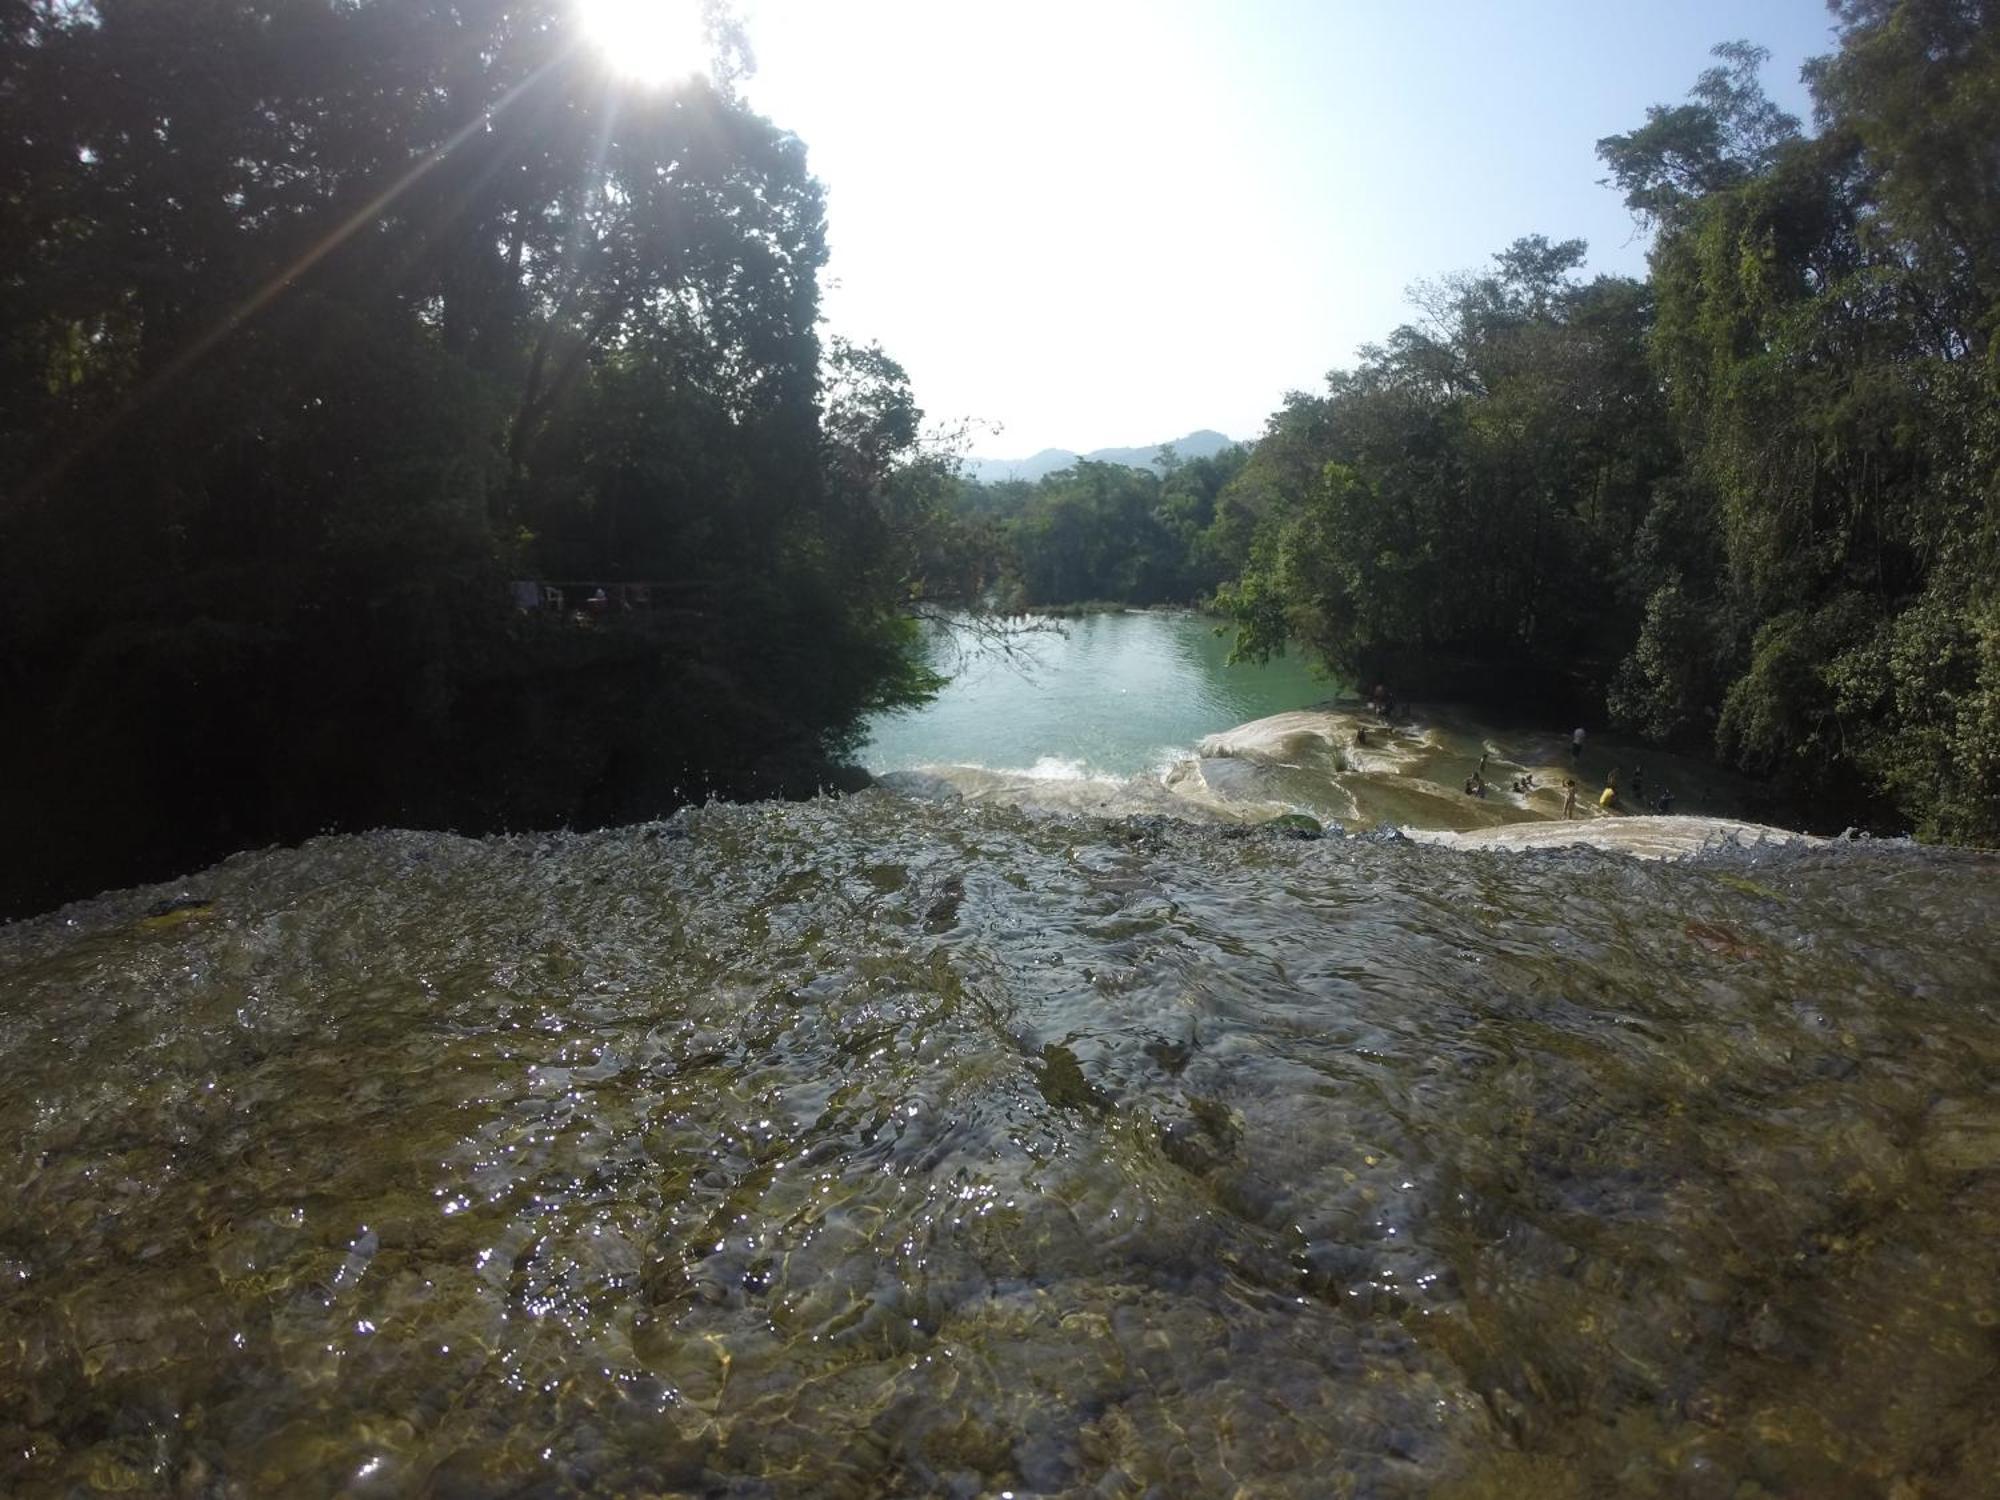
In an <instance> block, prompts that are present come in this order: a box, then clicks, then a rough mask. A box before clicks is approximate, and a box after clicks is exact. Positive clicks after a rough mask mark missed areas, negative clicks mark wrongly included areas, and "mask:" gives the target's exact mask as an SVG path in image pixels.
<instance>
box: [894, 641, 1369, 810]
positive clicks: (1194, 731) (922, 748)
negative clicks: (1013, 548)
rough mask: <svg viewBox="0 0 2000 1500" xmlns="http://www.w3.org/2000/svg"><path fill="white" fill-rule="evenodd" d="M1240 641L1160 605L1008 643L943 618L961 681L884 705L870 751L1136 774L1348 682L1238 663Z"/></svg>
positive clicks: (1021, 767)
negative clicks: (899, 708) (984, 645)
mask: <svg viewBox="0 0 2000 1500" xmlns="http://www.w3.org/2000/svg"><path fill="white" fill-rule="evenodd" d="M1218 630H1221V631H1222V633H1220V634H1218ZM1229 648H1230V636H1229V634H1228V632H1227V630H1226V628H1224V627H1220V626H1219V625H1218V623H1217V622H1216V621H1215V620H1212V619H1209V618H1207V617H1205V616H1201V615H1195V614H1188V613H1168V612H1160V611H1148V612H1143V613H1141V612H1136V611H1135V612H1132V613H1126V614H1104V615H1089V616H1086V617H1084V618H1082V619H1077V620H1064V621H1059V622H1058V621H1049V622H1043V624H1042V626H1041V628H1040V629H1038V630H1036V631H1034V632H1032V633H1028V634H1023V635H1019V636H1016V637H1015V638H1014V639H1013V641H1012V643H1011V646H1010V648H1009V649H1008V650H1006V651H1004V652H1001V651H991V650H982V649H980V648H979V646H978V645H977V643H976V642H975V641H974V639H973V638H972V636H971V635H970V634H969V633H967V632H965V631H962V630H961V631H949V630H940V631H938V632H937V633H936V634H935V635H934V636H933V639H932V663H933V665H935V666H936V667H937V668H938V670H940V671H943V672H948V673H950V674H952V682H951V685H950V686H949V687H947V688H946V689H945V690H944V692H942V693H941V694H939V696H938V697H937V699H936V700H935V701H934V702H932V703H930V704H928V705H926V706H925V707H923V708H921V709H917V710H915V711H913V712H910V713H901V714H885V715H883V716H882V717H881V718H880V719H878V720H877V721H876V722H875V723H874V725H873V726H871V735H870V738H869V741H868V743H867V745H866V746H865V747H864V748H863V750H862V752H861V763H862V764H863V765H864V766H866V767H867V768H868V769H869V770H871V771H876V772H883V771H904V770H911V769H914V768H916V767H919V766H938V765H951V766H985V767H988V768H990V769H993V770H1014V771H1032V770H1039V771H1040V772H1041V773H1042V774H1045V775H1079V774H1082V775H1094V776H1131V775H1134V774H1136V773H1138V772H1141V771H1145V770H1149V769H1152V768H1154V767H1156V766H1159V765H1160V764H1161V763H1162V762H1164V761H1166V760H1168V759H1170V758H1172V757H1173V756H1174V755H1176V754H1179V755H1186V754H1188V753H1189V752H1190V750H1191V749H1192V747H1193V746H1194V745H1195V744H1196V742H1198V741H1199V740H1200V739H1201V738H1202V736H1204V735H1209V734H1217V733H1220V732H1221V731H1223V730H1225V729H1230V728H1233V727H1234V726H1236V725H1238V724H1243V723H1247V722H1248V721H1250V720H1252V719H1261V718H1263V717H1265V716H1266V715H1269V714H1274V713H1282V712H1283V711H1285V710H1286V709H1292V708H1303V707H1305V706H1306V705H1308V704H1311V703H1315V702H1317V701H1319V700H1321V699H1323V698H1326V697H1328V696H1330V695H1331V694H1332V693H1333V692H1334V691H1335V690H1336V689H1335V685H1334V684H1332V683H1331V682H1329V681H1328V680H1327V679H1325V678H1324V677H1321V676H1319V675H1318V674H1317V673H1315V672H1314V671H1313V670H1312V669H1311V668H1310V667H1309V666H1308V665H1307V664H1306V663H1305V662H1304V661H1303V660H1302V659H1301V658H1299V657H1297V656H1292V657H1286V658H1282V659H1280V660H1278V661H1274V662H1271V663H1270V664H1268V665H1266V666H1261V667H1258V666H1247V665H1239V666H1231V665H1229Z"/></svg>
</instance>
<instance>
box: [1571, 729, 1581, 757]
mask: <svg viewBox="0 0 2000 1500" xmlns="http://www.w3.org/2000/svg"><path fill="white" fill-rule="evenodd" d="M1569 758H1570V759H1571V760H1572V761H1580V760H1582V759H1583V731H1582V730H1581V729H1579V730H1577V731H1576V733H1574V734H1572V735H1571V736H1570V737H1569Z"/></svg>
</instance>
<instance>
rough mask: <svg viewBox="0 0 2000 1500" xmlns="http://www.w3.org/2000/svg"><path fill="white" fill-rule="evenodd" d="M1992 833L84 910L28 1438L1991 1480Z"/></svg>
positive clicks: (439, 1486)
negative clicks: (1682, 849) (1643, 851)
mask: <svg viewBox="0 0 2000 1500" xmlns="http://www.w3.org/2000/svg"><path fill="white" fill-rule="evenodd" d="M1996 874H2000V866H1996V863H1995V861H1994V860H1993V859H1992V858H1990V857H1983V856H1974V855H1954V854H1948V853H1940V852H1937V851H1930V850H1922V849H1917V848H1913V847H1908V846H1898V845H1887V844H1875V845H1869V844H1858V845H1857V844H1821V845H1806V844H1794V845H1789V846H1784V847H1775V848H1766V849H1754V850H1742V849H1736V850H1723V851H1719V852H1710V853H1708V854H1705V855H1702V856H1699V857H1695V858H1690V859H1685V860H1681V861H1670V862H1645V861H1640V860H1635V859H1631V858H1627V857H1624V856H1622V855H1618V854H1613V853H1607V852H1604V851H1602V850H1592V849H1587V848H1586V849H1568V850H1553V851H1546V852H1533V853H1519V854H1499V853H1490V852H1489V853H1479V852H1467V851H1465V850H1463V849H1453V848H1440V847H1434V846H1431V845H1426V844H1420V843H1414V842H1411V841H1408V840H1398V839H1393V838H1379V837H1373V836H1371V837H1359V838H1327V839H1321V840H1292V839H1286V838H1280V837H1277V836H1275V835H1273V834H1271V833H1258V832H1252V831H1248V830H1245V829H1242V828H1229V827H1218V826H1198V825H1195V824H1191V823H1188V822H1184V821H1179V820H1169V819H1161V818H1145V817H1141V818H1125V819H1118V820H1106V819H1098V818H1089V817H1079V816H1074V815H1056V814H1049V813H1043V812H1035V811H1030V810H1026V809H1022V808H1018V807H1007V806H976V805H971V806H969V805H964V804H962V803H952V802H946V801H912V800H908V799H902V798H898V797H895V796H892V795H889V794H887V793H885V792H883V791H871V792H868V793H864V794H862V795H860V796H858V797H853V798H849V799H846V800H844V801H837V802H835V801H826V802H818V803H809V804H802V805H792V806H781V805H763V806H752V807H734V808H732V807H714V808H709V809H704V810H700V811H696V812H691V813H687V814H683V815H682V816H681V817H680V818H678V819H676V820H675V821H674V822H673V823H671V824H665V825H650V826H646V827H639V828H632V829H625V830H620V831H616V832H609V833H603V834H594V835H551V836H539V837H524V838H513V839H492V840H485V841H471V840H464V839H458V838H453V837H450V836H447V835H439V834H411V833H378V834H370V835H365V836H358V837H343V838H329V839H322V840H318V841H315V842H313V843H311V844H309V845H307V846H305V847H304V848H302V849H298V850H291V851H267V852H262V853H251V854H244V855H239V856H237V857H235V858H233V859H231V860H229V861H228V862H226V863H225V864H223V865H221V866H219V867H217V868H215V869H213V870H210V871H207V872H205V873H202V874H199V875H195V876H191V877H190V878H189V879H187V880H186V881H184V882H181V883H180V884H178V885H175V886H171V887H160V888H155V889H152V890H147V891H137V892H127V893H121V894H113V895H107V896H104V897H100V898H98V899H96V900H94V901H91V902H87V903H82V904H80V905H77V906H74V907H71V908H68V909H66V910H65V911H63V912H61V913H57V914H54V915H51V916H48V917H44V918H40V919H36V920H34V921H29V922H25V923H18V924H15V925H13V926H11V927H6V928H0V1061H3V1062H4V1065H5V1073H6V1084H7V1086H6V1089H5V1090H4V1093H0V1180H4V1183H5V1188H6V1191H5V1193H4V1195H0V1492H4V1493H6V1494H8V1495H11V1496H16V1497H37V1500H39V1497H54V1496H76V1495H88V1494H95V1493H126V1494H149V1495H151V1494H157V1495H174V1496H218V1497H236V1496H243V1497H253V1496H254V1497H262V1496H287V1497H291V1496H322V1495H353V1496H375V1495H430V1496H459V1497H473V1496H479V1497H485V1496H519V1497H529V1496H533V1497H542V1496H566V1495H585V1494H590V1495H686V1496H763V1497H794V1496H796V1497H808V1496H810V1497H820V1496H831V1497H843V1496H853V1497H862V1496H885V1495H897V1496H903V1495H908V1496H918V1495H947V1496H965V1497H971V1496H1001V1495H1008V1494H1012V1495H1015V1496H1027V1495H1062V1496H1092V1497H1111V1496H1159V1497H1177V1496H1206V1495H1214V1496H1246V1497H1247V1496H1256V1497H1264V1496H1301V1497H1304V1496H1311V1497H1321V1496H1356V1497H1360V1496H1367V1497H1392V1496H1426V1495H1427V1496H1444V1497H1461V1500H1464V1497H1475V1496H1479V1497H1503V1496H1535V1497H1558V1500H1560V1497H1577V1500H1582V1497H1597V1496H1608V1495H1620V1496H1695V1497H1708V1496H1714V1497H1718V1500H1721V1497H1729V1500H1748V1497H1759V1496H1801V1497H1805V1496H1810V1497H1815V1500H1826V1497H1835V1500H1838V1497H1848V1496H1852V1497H1863V1496H1866V1497H1883V1496H1889V1497H1896V1500H1920V1497H1974V1496H1984V1495H1990V1494H1991V1493H1992V1492H1993V1491H1992V1484H1993V1476H1994V1475H1995V1474H1996V1473H2000V1424H1996V1423H1995V1422H1994V1420H1993V1418H1994V1413H1995V1412H1996V1411H1997V1410H2000V923H1996V922H1995V920H1994V918H1995V915H1996V902H1995V891H1996V889H2000V887H1996V885H1995V878H1996ZM173 895H183V896H186V897H188V898H192V899H196V900H199V901H200V902H202V903H205V904H204V905H199V906H194V907H190V908H187V909H184V910H181V911H178V912H173V913H169V914H165V915H161V916H156V917H153V918H151V919H149V918H148V917H147V916H146V913H147V912H148V911H149V910H150V909H152V908H154V906H155V903H158V902H159V901H161V899H162V898H163V897H166V896H173Z"/></svg>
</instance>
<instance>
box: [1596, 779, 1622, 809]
mask: <svg viewBox="0 0 2000 1500" xmlns="http://www.w3.org/2000/svg"><path fill="white" fill-rule="evenodd" d="M1597 805H1598V806H1599V807H1601V808H1602V809H1604V811H1606V812H1616V811H1618V772H1617V770H1616V769H1613V771H1612V772H1611V774H1610V775H1609V776H1607V777H1605V778H1604V790H1603V791H1601V792H1599V793H1598V794H1597Z"/></svg>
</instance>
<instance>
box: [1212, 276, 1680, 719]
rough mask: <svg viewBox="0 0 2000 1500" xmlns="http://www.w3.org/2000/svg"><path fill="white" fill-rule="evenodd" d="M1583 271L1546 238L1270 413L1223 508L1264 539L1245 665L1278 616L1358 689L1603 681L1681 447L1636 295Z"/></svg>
mask: <svg viewBox="0 0 2000 1500" xmlns="http://www.w3.org/2000/svg"><path fill="white" fill-rule="evenodd" d="M1582 257H1583V246H1582V245H1581V243H1579V242H1575V241H1570V242H1565V243H1561V244H1556V243H1551V242H1550V241H1548V240H1546V239H1543V238H1541V237H1539V236H1536V237H1532V238H1529V239H1524V240H1521V241H1519V242H1517V243H1516V244H1515V245H1513V246H1511V247H1509V249H1507V250H1506V251H1504V252H1502V253H1501V254H1500V255H1499V256H1497V257H1495V269H1494V270H1493V271H1491V272H1489V273H1487V274H1485V275H1479V276H1464V277H1458V278H1454V279H1452V280H1448V281H1446V282H1442V283H1439V284H1437V285H1434V286H1431V287H1428V288H1425V289H1423V291H1422V292H1421V294H1420V302H1421V305H1422V306H1423V308H1424V311H1425V313H1426V315H1427V316H1426V318H1425V320H1424V321H1423V322H1422V323H1421V324H1417V325H1408V326H1405V327H1402V328H1399V329H1397V330H1396V331H1395V332H1394V333H1393V334H1391V335H1390V337H1389V339H1388V341H1387V342H1386V343H1385V344H1383V345H1381V346H1377V347H1373V348H1370V349H1367V350H1364V351H1363V361H1362V364H1361V365H1360V367H1359V368H1358V369H1356V370H1354V371H1352V372H1346V373H1341V374H1336V375H1334V376H1333V377H1331V378H1330V380H1329V382H1328V386H1327V392H1326V394H1325V395H1324V396H1321V397H1308V396H1294V397H1292V398H1291V399H1290V400H1289V401H1288V402H1287V405H1286V407H1285V408H1284V410H1282V411H1281V412H1280V413H1278V414H1277V415H1276V416H1274V417H1273V418H1272V423H1271V428H1270V432H1269V434H1268V435H1267V437H1266V440H1265V443H1264V444H1262V445H1260V446H1259V450H1258V452H1257V454H1256V456H1255V457H1253V458H1252V460H1251V462H1250V464H1249V465H1248V466H1246V468H1245V470H1244V473H1243V474H1242V475H1241V476H1240V477H1239V480H1238V481H1237V486H1236V492H1235V493H1231V492H1227V491H1226V492H1225V493H1224V495H1223V497H1222V507H1223V512H1224V514H1225V515H1231V516H1242V517H1244V518H1245V520H1246V522H1247V524H1248V526H1249V529H1250V531H1251V535H1252V540H1251V542H1250V544H1249V545H1248V547H1247V548H1242V549H1241V551H1242V556H1243V562H1242V564H1241V571H1240V574H1239V577H1238V579H1237V581H1236V582H1235V584H1234V585H1232V586H1231V587H1230V588H1229V589H1227V590H1226V591H1224V593H1223V594H1222V596H1221V597H1222V598H1223V600H1224V602H1225V603H1226V604H1227V605H1228V607H1229V608H1230V609H1231V610H1232V612H1234V613H1235V614H1236V615H1237V617H1238V620H1239V623H1240V624H1241V626H1242V629H1243V635H1242V640H1241V647H1242V649H1243V650H1244V651H1245V652H1247V653H1249V654H1262V653H1265V652H1268V651H1269V650H1271V649H1274V647H1275V646H1276V644H1277V635H1278V632H1279V627H1278V622H1279V621H1282V630H1283V633H1284V634H1286V635H1289V636H1290V637H1291V638H1293V639H1296V640H1298V641H1300V642H1302V643H1303V644H1305V645H1306V646H1308V647H1309V648H1310V649H1312V650H1313V651H1314V652H1316V653H1317V654H1318V655H1319V656H1320V657H1321V658H1322V659H1324V660H1326V661H1327V662H1329V663H1330V664H1332V665H1333V666H1334V667H1335V668H1336V669H1337V670H1339V671H1341V672H1343V673H1345V674H1347V675H1349V676H1350V677H1352V676H1356V675H1364V676H1374V675H1377V674H1379V673H1381V672H1382V671H1383V670H1385V665H1386V663H1387V662H1389V661H1391V660H1394V661H1395V662H1396V663H1397V664H1398V665H1399V667H1400V668H1402V669H1403V670H1404V671H1407V670H1408V667H1409V663H1410V662H1411V661H1412V660H1422V659H1430V660H1434V661H1437V660H1446V659H1449V660H1452V661H1455V662H1460V663H1471V664H1479V663H1484V664H1487V665H1489V666H1495V667H1498V666H1502V665H1505V666H1506V667H1507V668H1508V669H1509V670H1508V671H1507V672H1505V673H1494V674H1490V680H1491V681H1492V682H1493V683H1494V684H1495V686H1496V688H1499V687H1504V690H1505V691H1507V692H1509V693H1510V694H1518V693H1519V692H1520V691H1522V690H1523V682H1524V680H1526V681H1528V682H1529V683H1530V686H1531V690H1534V691H1538V692H1541V693H1544V694H1546V693H1548V692H1550V691H1561V690H1562V689H1561V685H1562V684H1563V683H1565V682H1566V681H1567V680H1568V679H1569V677H1570V676H1571V675H1572V674H1574V673H1576V672H1578V671H1586V672H1588V671H1592V670H1604V669H1606V666H1607V664H1606V663H1604V661H1603V658H1604V655H1605V651H1604V642H1603V640H1602V635H1603V631H1604V628H1605V622H1606V620H1607V618H1609V619H1613V620H1615V619H1617V618H1618V617H1619V615H1620V613H1621V611H1623V610H1625V609H1627V608H1628V606H1627V605H1626V603H1625V601H1624V599H1623V596H1622V594H1621V589H1620V581H1621V577H1622V568H1621V561H1620V559H1621V555H1622V554H1623V552H1624V550H1625V549H1626V548H1627V547H1628V545H1629V542H1630V539H1631V537H1632V535H1633V534H1634V532H1635V530H1636V529H1637V526H1638V523H1639V519H1640V517H1641V516H1642V515H1643V513H1644V510H1645V507H1646V506H1647V504H1648V503H1649V501H1650V499H1651V496H1652V493H1653V489H1654V486H1655V485H1656V484H1657V483H1658V482H1659V480H1660V479H1661V477H1662V476H1663V475H1665V474H1666V473H1667V472H1669V470H1670V466H1671V462H1672V446H1671V441H1670V438H1669V435H1668V432H1667V429H1666V413H1665V410H1664V407H1663V405H1662V404H1661V402H1660V401H1659V399H1658V396H1657V393H1656V391H1655V388H1654V385H1653V382H1652V380H1651V378H1650V375H1649V373H1648V371H1647V367H1646V359H1645V347H1646V345H1645V340H1646V332H1647V328H1648V326H1649V323H1650V318H1651V306H1650V301H1649V299H1648V298H1647V296H1646V294H1645V291H1644V288H1642V287H1640V286H1638V285H1636V284H1634V283H1631V282H1625V281H1618V280H1614V279H1608V278H1606V279H1599V280H1596V281H1591V282H1583V281H1580V280H1578V279H1577V278H1576V276H1575V270H1576V267H1577V266H1578V264H1579V263H1580V262H1581V260H1582ZM1267 449H1268V451H1269V456H1268V457H1267ZM1534 679H1540V681H1541V684H1542V686H1541V687H1540V688H1532V683H1533V681H1534ZM1551 684H1554V685H1555V687H1554V688H1553V689H1552V688H1551V686H1550V685H1551ZM1405 685H1406V686H1409V687H1412V688H1413V689H1414V686H1415V685H1412V684H1408V683H1406V684H1405Z"/></svg>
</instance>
